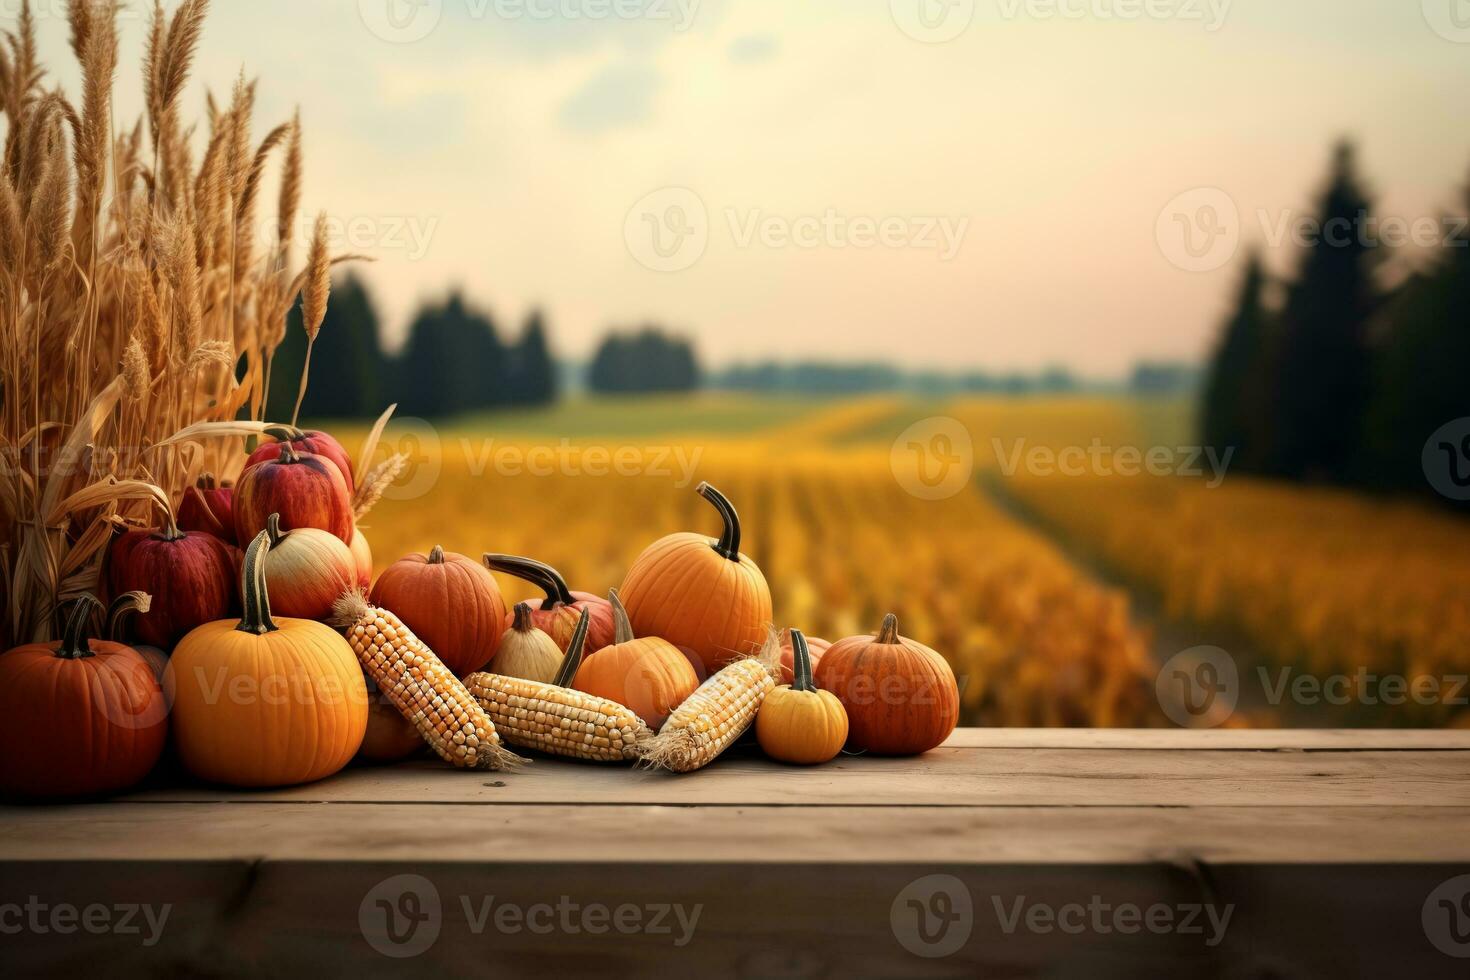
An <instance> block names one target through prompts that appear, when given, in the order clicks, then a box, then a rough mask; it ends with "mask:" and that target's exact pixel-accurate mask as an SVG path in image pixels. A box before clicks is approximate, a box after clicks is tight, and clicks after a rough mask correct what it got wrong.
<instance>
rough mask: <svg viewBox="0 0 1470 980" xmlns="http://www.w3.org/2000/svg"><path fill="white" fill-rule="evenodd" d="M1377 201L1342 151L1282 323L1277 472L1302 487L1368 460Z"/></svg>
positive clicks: (1273, 458) (1344, 148) (1338, 477)
mask: <svg viewBox="0 0 1470 980" xmlns="http://www.w3.org/2000/svg"><path fill="white" fill-rule="evenodd" d="M1369 212H1370V202H1369V200H1368V198H1367V195H1366V193H1365V192H1364V190H1363V189H1362V186H1361V183H1360V181H1359V178H1358V174H1357V165H1356V161H1355V156H1354V150H1353V147H1352V145H1351V144H1350V143H1346V142H1344V143H1340V144H1339V145H1338V146H1337V148H1336V151H1335V153H1334V156H1333V163H1332V172H1331V176H1330V179H1329V181H1328V186H1327V190H1326V192H1325V193H1324V194H1323V196H1322V200H1321V204H1320V206H1319V208H1318V221H1319V222H1320V224H1319V225H1318V228H1319V230H1320V233H1319V234H1318V235H1317V236H1315V239H1314V240H1313V241H1312V242H1310V243H1308V244H1307V246H1306V249H1305V253H1304V255H1303V257H1302V262H1301V267H1300V270H1299V272H1298V275H1297V278H1296V281H1295V282H1294V283H1293V284H1292V285H1291V288H1290V290H1289V292H1288V294H1287V299H1286V304H1285V306H1284V308H1283V310H1282V315H1281V352H1280V358H1279V361H1278V363H1277V369H1278V373H1277V376H1276V378H1275V380H1274V383H1273V386H1272V387H1273V390H1274V398H1273V399H1272V402H1273V408H1272V419H1271V426H1270V431H1271V432H1272V433H1273V439H1272V445H1271V446H1270V447H1269V451H1268V454H1267V456H1268V465H1269V468H1270V469H1271V470H1272V471H1274V472H1276V473H1279V474H1281V475H1283V476H1288V477H1294V478H1298V479H1302V478H1305V479H1326V480H1331V481H1339V482H1341V481H1347V480H1349V479H1351V478H1352V477H1353V476H1354V475H1355V472H1356V471H1357V469H1358V465H1359V463H1360V462H1361V452H1360V447H1361V446H1362V444H1363V439H1364V423H1365V415H1366V411H1367V407H1368V402H1369V398H1370V395H1371V384H1372V364H1371V359H1370V352H1369V344H1368V323H1369V319H1370V318H1371V317H1372V315H1373V312H1374V309H1375V304H1376V299H1377V297H1376V295H1375V285H1374V270H1375V268H1376V267H1377V265H1378V261H1379V259H1380V257H1381V254H1382V253H1381V252H1380V251H1379V250H1378V248H1377V242H1376V241H1373V240H1370V239H1369V238H1368V236H1366V235H1365V234H1363V233H1362V232H1363V229H1365V228H1366V227H1367V225H1366V221H1367V218H1368V215H1369Z"/></svg>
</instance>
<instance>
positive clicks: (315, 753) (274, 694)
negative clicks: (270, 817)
mask: <svg viewBox="0 0 1470 980" xmlns="http://www.w3.org/2000/svg"><path fill="white" fill-rule="evenodd" d="M269 550H270V532H269V531H261V532H260V534H259V535H257V536H256V538H255V540H254V541H252V542H251V543H250V547H249V549H248V550H247V551H246V553H245V561H244V565H243V572H242V574H241V578H242V582H241V586H240V591H241V595H242V599H243V603H244V607H245V613H244V615H243V616H242V617H241V619H240V621H239V622H238V623H232V622H230V621H228V620H218V621H216V622H213V623H205V624H204V625H203V626H200V627H199V628H197V629H195V630H194V631H193V632H191V633H190V634H189V635H188V636H186V637H184V638H183V639H182V640H180V641H179V645H178V647H176V648H175V649H174V653H173V656H172V657H171V658H170V660H169V667H168V674H167V680H168V687H169V688H170V690H171V693H172V694H173V730H174V742H175V744H176V746H177V747H178V752H179V759H180V760H181V761H182V762H183V764H184V767H185V768H186V769H188V770H189V771H190V772H191V773H193V774H194V775H196V776H198V777H199V778H201V779H206V780H209V781H210V782H215V783H224V784H226V785H230V786H289V785H292V784H294V783H305V782H311V781H312V780H316V779H322V778H324V777H326V776H330V775H332V773H334V772H336V771H337V770H339V769H341V768H342V767H343V766H345V765H347V763H348V762H350V761H351V760H352V757H353V755H355V754H356V753H357V750H358V747H359V746H361V745H362V739H363V735H364V734H365V732H366V731H367V714H368V704H367V685H366V683H365V682H364V681H363V676H362V667H361V666H359V664H358V662H357V655H356V654H354V653H353V652H352V647H351V646H349V645H348V643H347V641H346V640H344V639H343V638H342V635H341V634H340V633H338V632H337V631H336V630H334V629H332V628H331V627H330V626H326V625H323V624H322V623H317V622H313V621H312V620H309V619H286V618H282V619H280V620H279V621H276V620H274V619H272V617H271V609H270V596H269V594H268V593H267V591H266V583H265V556H266V552H268V551H269Z"/></svg>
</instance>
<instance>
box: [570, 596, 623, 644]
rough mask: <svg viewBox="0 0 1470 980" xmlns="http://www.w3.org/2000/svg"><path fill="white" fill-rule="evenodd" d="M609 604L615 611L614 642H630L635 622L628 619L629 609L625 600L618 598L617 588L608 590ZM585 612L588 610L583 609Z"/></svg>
mask: <svg viewBox="0 0 1470 980" xmlns="http://www.w3.org/2000/svg"><path fill="white" fill-rule="evenodd" d="M607 601H608V605H610V606H612V613H613V643H614V644H615V645H616V644H618V643H630V642H632V640H633V624H632V623H630V622H629V621H628V610H626V609H624V608H623V600H622V599H620V598H618V590H617V589H608V590H607ZM582 611H583V612H586V611H587V610H585V609H583V610H582Z"/></svg>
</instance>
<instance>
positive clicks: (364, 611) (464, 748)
mask: <svg viewBox="0 0 1470 980" xmlns="http://www.w3.org/2000/svg"><path fill="white" fill-rule="evenodd" d="M333 611H334V612H335V614H336V622H337V625H338V626H339V627H341V628H342V629H343V631H344V632H345V634H346V636H347V642H348V643H349V644H350V645H351V646H352V650H353V652H354V653H356V654H357V659H358V660H359V661H360V662H361V663H362V667H363V670H364V671H365V672H366V673H367V675H368V677H370V678H372V680H373V681H374V682H375V683H376V684H377V685H378V687H379V688H381V689H382V691H383V693H384V694H386V695H387V696H388V700H389V701H391V702H393V706H394V707H395V708H397V709H398V710H399V711H400V712H401V713H402V714H403V717H405V718H407V719H408V720H409V721H410V722H412V723H413V726H414V727H415V728H417V729H418V731H419V734H420V735H422V736H423V737H424V741H426V742H428V743H429V745H430V746H431V747H432V748H433V750H434V751H435V752H437V753H438V754H439V757H440V758H441V759H443V760H444V761H445V762H448V763H449V764H450V765H453V766H457V767H459V768H461V769H509V768H514V767H515V766H517V765H520V764H521V763H523V762H525V761H526V760H524V759H522V758H521V757H520V756H518V755H516V754H515V753H513V752H511V751H510V750H509V749H507V748H505V747H504V746H503V745H501V744H500V737H499V735H498V734H496V731H495V723H494V722H493V721H491V719H490V716H489V715H488V714H486V712H485V709H484V708H482V707H480V704H479V702H478V701H476V700H475V699H474V697H473V696H472V695H471V694H470V692H469V690H468V689H466V688H465V686H464V684H462V683H461V682H460V680H459V678H457V677H455V676H454V673H453V672H452V671H450V669H449V668H448V667H446V666H444V663H443V661H441V660H440V659H439V658H438V657H437V656H436V655H435V654H434V651H432V650H430V649H429V648H428V647H427V646H425V645H424V643H423V641H422V640H420V639H419V638H418V637H417V636H415V635H414V633H413V630H411V629H409V628H408V627H407V626H406V625H404V623H403V621H402V620H400V619H399V618H398V617H397V616H395V615H394V614H393V613H392V612H391V611H389V610H387V609H382V608H380V607H377V606H372V605H369V604H368V602H367V600H366V599H364V598H363V595H362V593H361V592H349V593H347V594H346V595H344V596H342V597H341V598H340V599H338V600H337V603H336V605H335V607H334V610H333Z"/></svg>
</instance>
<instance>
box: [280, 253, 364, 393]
mask: <svg viewBox="0 0 1470 980" xmlns="http://www.w3.org/2000/svg"><path fill="white" fill-rule="evenodd" d="M305 357H306V332H305V331H304V330H303V329H302V328H301V305H300V304H299V303H298V304H297V305H296V306H295V307H294V308H293V309H292V310H291V313H290V316H289V317H288V318H287V321H286V336H285V338H284V339H283V340H282V342H281V346H280V347H278V348H277V349H276V353H275V356H274V358H273V359H272V361H271V377H270V391H269V400H268V401H267V403H266V412H265V417H266V418H267V419H269V420H271V421H273V422H284V421H289V420H290V418H291V412H292V409H293V408H294V407H295V405H296V395H297V392H298V391H299V389H300V384H301V364H302V361H303V360H304V359H305ZM311 366H312V372H311V378H310V383H309V384H308V386H307V389H306V398H305V400H304V401H303V402H302V404H301V421H303V422H304V421H306V420H308V419H314V420H317V421H321V420H331V419H361V418H374V417H376V416H377V415H379V414H380V413H381V412H382V411H383V409H385V408H387V407H388V400H387V396H388V392H387V386H386V383H385V382H386V378H387V376H388V373H387V358H386V357H385V355H384V354H383V348H382V343H381V340H380V337H379V332H378V314H377V310H376V308H375V307H374V305H373V300H372V296H371V295H369V293H368V291H367V288H366V287H365V286H364V285H363V282H362V280H361V279H360V278H359V277H358V276H357V275H356V274H355V273H348V274H347V275H346V276H345V277H343V278H342V280H341V281H339V282H337V283H335V284H333V286H332V296H331V300H330V301H329V302H328V304H327V316H326V319H325V320H323V321H322V329H321V333H319V334H317V338H316V346H315V348H314V349H313V351H312V354H311Z"/></svg>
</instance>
